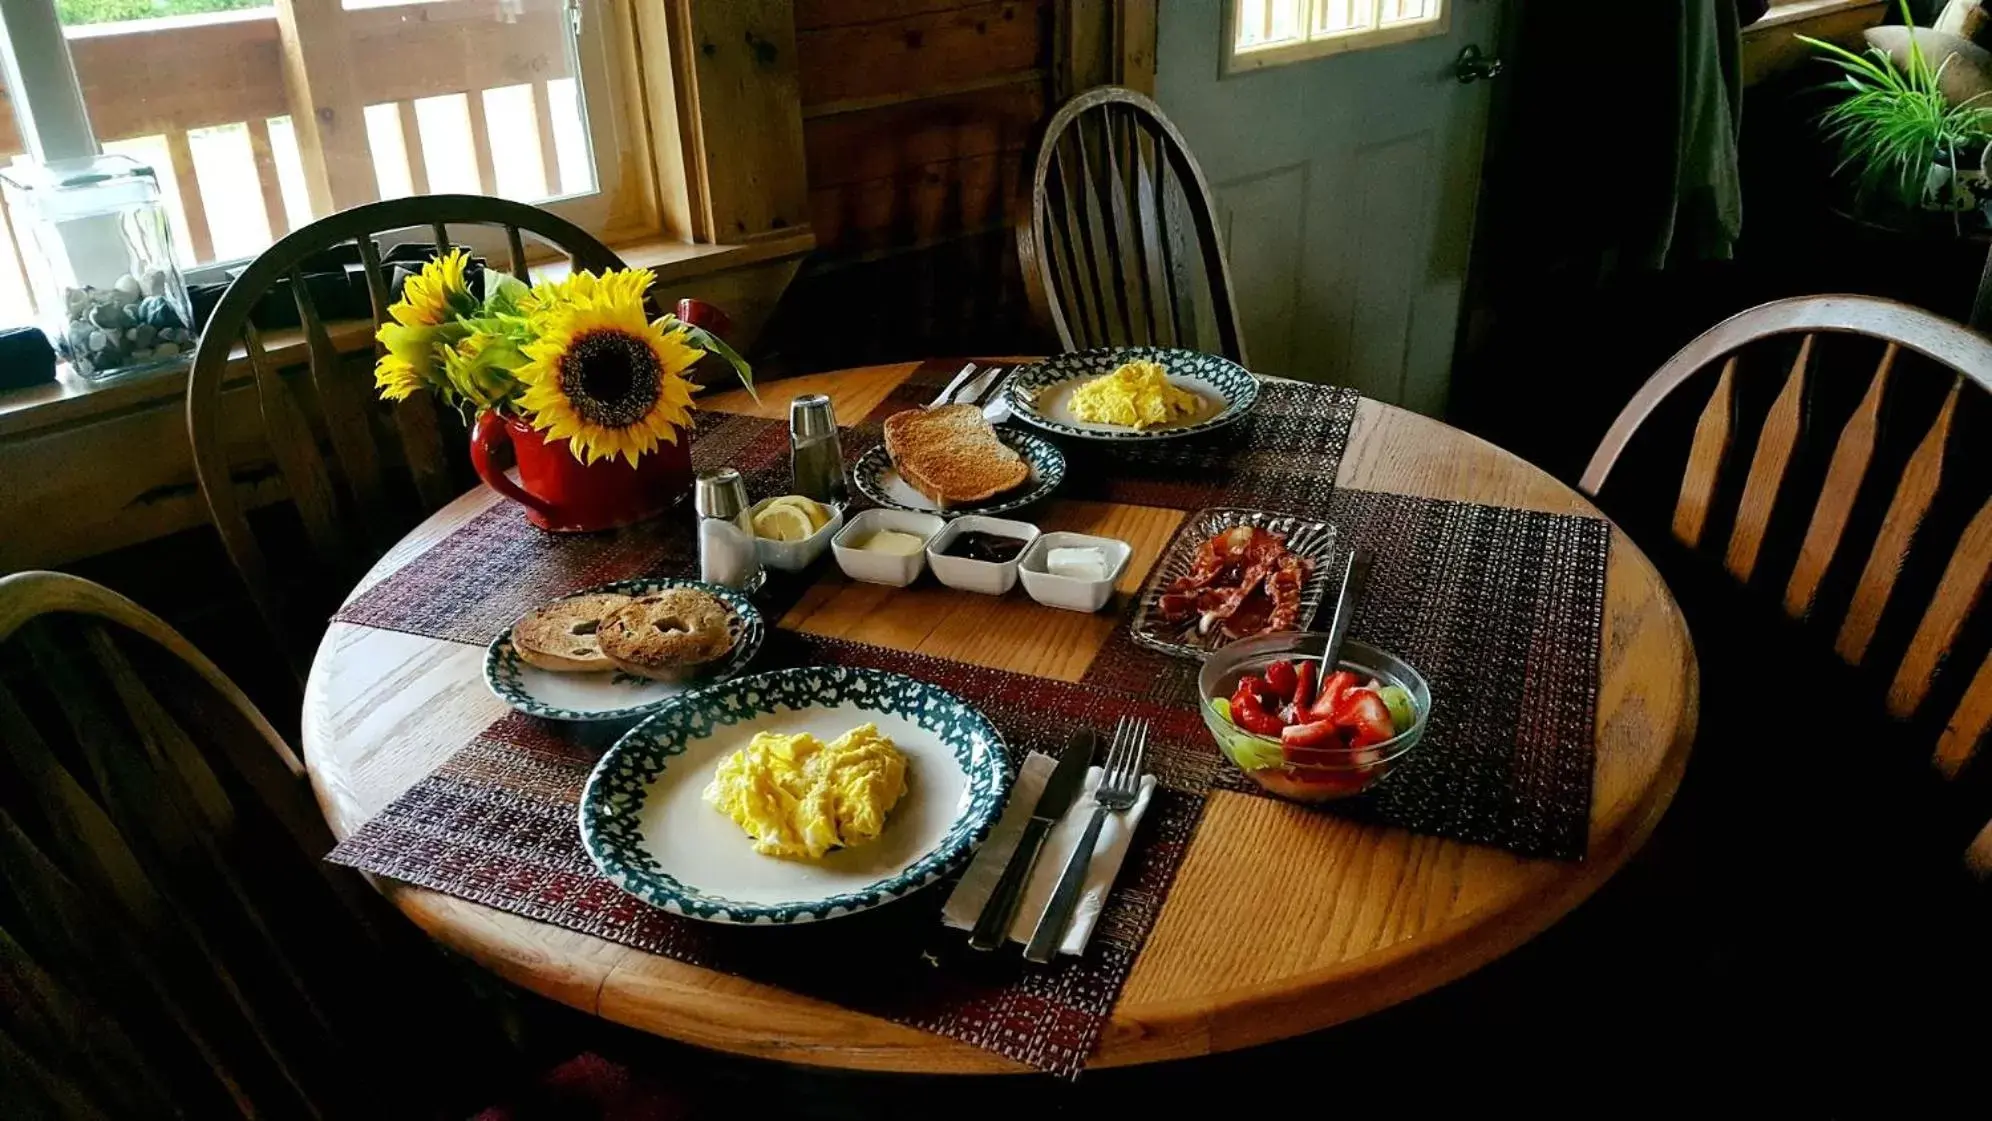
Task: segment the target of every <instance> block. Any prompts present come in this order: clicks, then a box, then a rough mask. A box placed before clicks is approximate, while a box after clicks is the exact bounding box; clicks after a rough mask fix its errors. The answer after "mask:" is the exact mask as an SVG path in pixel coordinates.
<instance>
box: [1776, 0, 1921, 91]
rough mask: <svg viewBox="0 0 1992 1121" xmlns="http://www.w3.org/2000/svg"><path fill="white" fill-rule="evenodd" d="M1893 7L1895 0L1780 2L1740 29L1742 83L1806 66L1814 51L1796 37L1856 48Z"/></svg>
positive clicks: (1859, 47) (1803, 0)
mask: <svg viewBox="0 0 1992 1121" xmlns="http://www.w3.org/2000/svg"><path fill="white" fill-rule="evenodd" d="M1892 6H1893V0H1799V2H1798V3H1795V4H1779V5H1778V6H1777V7H1775V8H1772V9H1771V10H1770V11H1769V12H1767V13H1765V15H1764V18H1763V19H1760V20H1758V21H1757V22H1756V23H1753V24H1751V25H1750V26H1748V27H1746V28H1744V29H1743V84H1744V85H1746V86H1747V85H1752V84H1755V83H1757V82H1760V81H1763V80H1764V79H1766V78H1770V77H1773V76H1775V75H1779V74H1784V73H1788V72H1789V71H1791V70H1793V69H1795V68H1797V67H1799V66H1802V65H1804V64H1805V62H1806V61H1807V60H1808V59H1810V58H1811V57H1812V56H1813V55H1814V53H1815V51H1814V49H1813V48H1812V47H1811V46H1810V45H1809V44H1806V43H1803V42H1800V41H1799V39H1798V37H1799V36H1800V35H1809V36H1811V37H1812V38H1815V39H1824V40H1826V41H1827V42H1829V43H1837V44H1839V45H1840V46H1843V47H1846V48H1847V49H1849V50H1854V51H1858V50H1860V49H1861V48H1862V47H1863V46H1864V45H1865V44H1864V42H1863V41H1862V39H1861V32H1863V31H1865V30H1867V29H1868V28H1870V27H1874V26H1876V25H1877V24H1879V23H1881V21H1882V19H1883V18H1884V17H1885V16H1887V14H1888V12H1889V10H1890V8H1891V7H1892ZM1822 80H1823V78H1822Z"/></svg>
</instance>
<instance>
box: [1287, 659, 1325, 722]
mask: <svg viewBox="0 0 1992 1121" xmlns="http://www.w3.org/2000/svg"><path fill="white" fill-rule="evenodd" d="M1320 668H1321V667H1320V666H1318V665H1316V664H1315V662H1314V659H1312V658H1309V659H1307V660H1306V661H1304V662H1302V663H1300V665H1299V666H1298V667H1296V668H1295V669H1294V679H1293V707H1294V708H1295V710H1297V711H1301V712H1305V711H1306V710H1307V708H1308V706H1310V705H1312V704H1313V703H1314V685H1315V681H1314V675H1315V673H1316V671H1318V670H1319V669H1320Z"/></svg>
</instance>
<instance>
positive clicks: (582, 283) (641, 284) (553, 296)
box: [519, 269, 657, 319]
mask: <svg viewBox="0 0 1992 1121" xmlns="http://www.w3.org/2000/svg"><path fill="white" fill-rule="evenodd" d="M656 282H657V274H656V273H654V272H651V271H650V270H649V269H619V270H611V271H609V272H605V273H603V274H602V275H600V276H597V275H595V274H594V273H591V272H585V271H579V270H577V271H575V272H573V273H570V274H568V277H567V279H566V280H554V281H547V282H544V283H541V284H535V285H533V287H532V290H531V291H530V292H528V293H526V294H525V295H524V296H522V297H520V299H519V310H520V311H521V312H524V313H525V314H526V316H527V317H528V318H533V319H539V318H543V317H545V316H547V315H550V314H552V313H553V312H555V311H557V310H559V309H560V308H563V307H566V306H567V305H569V304H576V303H588V302H596V303H613V304H617V305H621V304H624V303H631V304H635V305H636V306H637V307H638V308H641V307H642V306H643V294H644V293H645V292H648V291H650V286H651V285H652V284H655V283H656Z"/></svg>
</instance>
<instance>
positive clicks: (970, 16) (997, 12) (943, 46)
mask: <svg viewBox="0 0 1992 1121" xmlns="http://www.w3.org/2000/svg"><path fill="white" fill-rule="evenodd" d="M1049 10H1050V0H999V2H997V3H983V4H967V5H957V6H955V7H952V8H948V9H942V10H934V11H925V12H921V13H919V14H916V15H909V16H904V17H901V18H897V19H870V20H867V21H865V22H862V23H849V24H842V25H838V26H818V27H815V28H812V29H811V30H809V31H805V32H800V33H798V34H797V36H796V50H797V52H798V54H799V55H800V58H801V67H800V80H801V90H802V104H803V109H804V111H805V112H808V111H810V110H812V109H813V110H816V111H818V112H820V111H822V110H823V109H824V108H825V107H829V106H834V107H837V108H846V107H869V106H871V105H873V104H875V103H877V102H879V101H880V100H884V101H886V102H890V101H893V100H910V99H911V98H913V97H919V96H931V95H933V94H934V93H938V92H942V91H948V90H955V89H965V88H975V87H976V86H977V85H978V84H979V83H984V82H987V81H988V80H990V79H998V80H1001V79H1003V78H1005V77H1006V76H1008V75H1012V74H1015V73H1017V72H1019V71H1025V70H1033V69H1035V68H1037V67H1038V65H1039V64H1040V60H1041V51H1042V47H1043V42H1044V36H1043V33H1042V27H1043V25H1044V22H1045V20H1046V19H1047V17H1048V13H1049Z"/></svg>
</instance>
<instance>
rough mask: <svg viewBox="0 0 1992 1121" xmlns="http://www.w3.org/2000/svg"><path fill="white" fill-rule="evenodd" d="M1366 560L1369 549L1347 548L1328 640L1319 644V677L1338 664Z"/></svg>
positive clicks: (1324, 677)
mask: <svg viewBox="0 0 1992 1121" xmlns="http://www.w3.org/2000/svg"><path fill="white" fill-rule="evenodd" d="M1370 560H1371V556H1370V551H1369V550H1368V549H1365V548H1363V547H1362V546H1357V547H1355V548H1353V549H1350V550H1349V560H1348V563H1347V564H1346V565H1344V566H1343V567H1342V590H1341V592H1340V594H1338V595H1337V596H1336V597H1335V613H1334V615H1333V616H1331V617H1330V618H1329V620H1328V643H1327V645H1325V646H1323V647H1322V648H1321V669H1320V676H1319V678H1318V679H1319V680H1321V681H1326V680H1328V675H1329V674H1331V673H1334V672H1335V667H1336V666H1339V665H1341V664H1342V643H1343V641H1344V640H1345V639H1347V638H1348V637H1349V620H1350V619H1352V618H1354V617H1355V614H1356V605H1357V604H1358V603H1361V602H1362V598H1363V588H1364V587H1365V586H1366V585H1367V584H1368V583H1369V574H1370Z"/></svg>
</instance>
